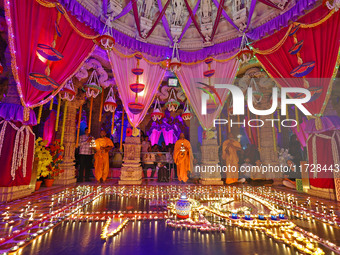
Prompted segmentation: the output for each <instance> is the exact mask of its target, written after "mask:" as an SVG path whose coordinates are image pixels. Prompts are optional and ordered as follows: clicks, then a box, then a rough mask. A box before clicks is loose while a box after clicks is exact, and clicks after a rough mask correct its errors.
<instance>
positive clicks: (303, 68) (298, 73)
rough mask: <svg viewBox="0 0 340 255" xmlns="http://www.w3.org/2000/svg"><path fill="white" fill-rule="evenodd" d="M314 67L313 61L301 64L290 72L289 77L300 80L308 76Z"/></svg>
mask: <svg viewBox="0 0 340 255" xmlns="http://www.w3.org/2000/svg"><path fill="white" fill-rule="evenodd" d="M314 67H315V61H311V62H306V63H303V64H302V65H299V66H297V67H295V68H294V69H293V70H292V71H291V72H290V75H292V76H294V77H296V78H301V77H303V76H306V75H307V74H309V73H310V72H311V71H312V70H313V69H314Z"/></svg>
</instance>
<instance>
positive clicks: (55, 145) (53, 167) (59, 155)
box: [45, 139, 64, 187]
mask: <svg viewBox="0 0 340 255" xmlns="http://www.w3.org/2000/svg"><path fill="white" fill-rule="evenodd" d="M47 150H48V151H49V152H50V154H51V157H52V161H51V163H50V164H49V165H48V166H47V168H48V171H49V174H48V175H47V179H45V185H46V187H51V186H52V185H53V182H54V178H55V177H57V176H59V175H60V174H61V173H63V172H64V170H62V169H61V168H60V164H61V163H62V162H63V158H64V157H63V155H64V147H63V146H62V145H61V144H60V140H58V139H56V140H54V141H53V142H52V143H51V144H50V145H49V146H48V147H47Z"/></svg>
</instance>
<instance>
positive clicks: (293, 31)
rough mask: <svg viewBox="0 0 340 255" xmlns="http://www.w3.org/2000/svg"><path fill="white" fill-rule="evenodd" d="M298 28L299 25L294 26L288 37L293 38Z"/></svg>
mask: <svg viewBox="0 0 340 255" xmlns="http://www.w3.org/2000/svg"><path fill="white" fill-rule="evenodd" d="M299 28H300V24H298V25H295V26H294V27H293V28H292V30H290V33H289V36H293V35H294V34H295V33H296V32H297V31H298V30H299Z"/></svg>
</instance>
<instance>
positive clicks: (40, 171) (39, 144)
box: [34, 137, 52, 190]
mask: <svg viewBox="0 0 340 255" xmlns="http://www.w3.org/2000/svg"><path fill="white" fill-rule="evenodd" d="M46 145H47V141H44V140H43V139H42V138H41V137H39V138H38V139H37V140H36V141H35V151H34V158H35V160H34V161H35V165H36V169H37V182H36V184H35V190H38V189H39V188H40V185H41V183H42V178H43V177H47V176H48V175H49V172H50V170H49V169H48V166H49V165H50V164H51V162H52V156H51V153H50V151H49V150H47V148H46Z"/></svg>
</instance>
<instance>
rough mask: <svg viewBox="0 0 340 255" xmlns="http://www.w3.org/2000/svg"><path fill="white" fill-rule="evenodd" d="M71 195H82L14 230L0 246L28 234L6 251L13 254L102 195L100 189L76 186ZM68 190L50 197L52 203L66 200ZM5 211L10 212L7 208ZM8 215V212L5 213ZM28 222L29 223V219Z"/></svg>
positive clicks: (28, 204) (2, 239)
mask: <svg viewBox="0 0 340 255" xmlns="http://www.w3.org/2000/svg"><path fill="white" fill-rule="evenodd" d="M72 191H74V192H73V193H75V192H76V193H77V194H80V193H81V194H82V196H77V200H76V201H73V202H71V203H69V204H68V205H67V206H63V207H62V208H60V209H57V210H55V211H50V213H48V214H46V215H43V214H41V215H40V216H41V218H36V219H34V222H33V223H30V224H28V225H27V226H26V227H25V228H23V229H21V230H14V231H13V233H12V234H10V235H9V236H7V237H6V238H0V244H1V243H6V242H10V241H11V242H13V243H15V242H16V241H15V240H14V238H15V237H16V236H19V235H21V234H25V233H27V234H29V237H28V238H26V239H25V240H24V241H19V242H16V245H15V246H13V247H12V248H10V249H8V252H15V251H17V250H18V249H20V248H22V247H24V246H26V245H27V244H28V243H30V242H32V241H33V240H34V239H36V238H38V237H39V236H41V235H43V234H45V233H47V232H48V231H49V230H50V229H52V228H53V227H55V226H56V225H58V224H59V223H61V222H62V221H63V220H64V219H66V218H68V217H70V216H71V215H72V214H74V213H75V212H76V211H78V210H79V209H81V208H82V207H83V206H85V205H86V204H88V203H90V202H92V201H93V200H95V199H97V198H98V197H99V196H101V195H102V194H103V192H101V187H98V188H97V189H96V190H93V188H91V187H90V186H82V187H81V186H78V187H77V188H75V189H73V190H72ZM72 191H70V190H69V189H67V190H66V191H63V192H60V193H59V194H55V195H52V199H51V201H52V203H53V201H54V198H55V197H62V200H63V199H66V198H67V197H68V196H67V195H68V192H71V193H72ZM62 200H61V201H62ZM30 204H31V202H28V203H27V205H26V206H25V207H28V208H29V207H30ZM6 209H8V210H10V208H9V207H7V208H6ZM7 215H8V212H7ZM29 221H31V220H30V219H29ZM42 225H47V226H44V227H41V226H42ZM36 228H39V230H38V231H37V232H36V233H32V234H30V233H29V232H30V231H31V230H32V229H36ZM8 252H5V253H4V254H7V253H8Z"/></svg>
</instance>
